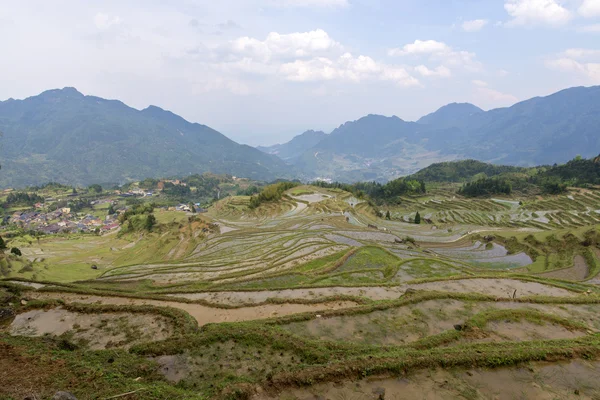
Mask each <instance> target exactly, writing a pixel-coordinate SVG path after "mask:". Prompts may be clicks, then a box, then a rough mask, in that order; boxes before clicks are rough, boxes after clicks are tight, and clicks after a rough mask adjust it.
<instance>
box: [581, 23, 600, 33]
mask: <svg viewBox="0 0 600 400" xmlns="http://www.w3.org/2000/svg"><path fill="white" fill-rule="evenodd" d="M577 30H578V31H579V32H587V33H600V24H592V25H585V26H582V27H579V28H577Z"/></svg>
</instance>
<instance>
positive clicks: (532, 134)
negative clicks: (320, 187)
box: [289, 86, 600, 182]
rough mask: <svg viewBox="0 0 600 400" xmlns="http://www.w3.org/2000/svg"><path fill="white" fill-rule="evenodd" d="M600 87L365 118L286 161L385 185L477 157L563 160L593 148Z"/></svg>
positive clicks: (317, 173)
mask: <svg viewBox="0 0 600 400" xmlns="http://www.w3.org/2000/svg"><path fill="white" fill-rule="evenodd" d="M598 127H600V86H596V87H588V88H586V87H576V88H571V89H566V90H563V91H560V92H558V93H555V94H553V95H550V96H547V97H536V98H533V99H530V100H526V101H523V102H520V103H517V104H515V105H513V106H512V107H508V108H499V109H494V110H490V111H483V110H481V109H480V108H478V107H476V106H474V105H472V104H468V103H462V104H459V103H452V104H449V105H447V106H444V107H441V108H440V109H438V110H437V111H435V112H433V113H431V114H428V115H426V116H424V117H422V118H421V119H419V120H418V121H417V122H408V121H403V120H402V119H400V118H398V117H395V116H393V117H386V116H381V115H367V116H365V117H363V118H360V119H358V120H356V121H349V122H346V123H344V124H342V125H340V126H339V127H338V128H337V129H335V130H333V132H331V134H329V135H327V136H325V137H324V139H323V140H321V141H320V142H318V143H317V144H316V145H314V146H313V147H312V148H310V149H308V150H306V151H305V152H304V154H302V155H301V156H298V157H297V158H294V159H292V160H289V161H290V162H293V163H294V164H295V165H296V166H297V167H298V169H299V170H300V171H302V172H303V174H304V176H305V177H307V178H309V179H310V178H316V177H319V178H330V179H333V180H340V181H346V182H351V181H360V180H377V181H386V180H390V179H394V178H396V177H398V176H402V175H407V174H411V173H414V172H416V171H418V170H419V169H422V168H425V167H427V166H428V165H430V164H432V163H437V162H443V161H452V160H457V159H469V158H477V159H478V160H482V161H484V162H491V163H495V164H507V165H514V166H534V165H544V164H553V163H555V162H558V163H564V162H567V161H568V160H570V159H572V158H573V157H575V156H576V155H578V154H579V155H581V156H583V157H585V158H588V157H592V156H594V155H596V154H597V153H598V149H600V131H599V128H598Z"/></svg>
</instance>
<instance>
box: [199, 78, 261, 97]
mask: <svg viewBox="0 0 600 400" xmlns="http://www.w3.org/2000/svg"><path fill="white" fill-rule="evenodd" d="M221 90H226V91H228V92H230V93H232V94H235V95H238V96H246V95H248V94H250V88H249V87H248V85H246V84H245V83H244V82H241V81H239V80H235V79H224V78H216V79H212V80H210V81H209V82H206V83H204V84H201V85H195V86H194V92H195V93H206V92H213V91H221Z"/></svg>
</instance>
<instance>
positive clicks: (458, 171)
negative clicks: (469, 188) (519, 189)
mask: <svg viewBox="0 0 600 400" xmlns="http://www.w3.org/2000/svg"><path fill="white" fill-rule="evenodd" d="M525 171H527V168H522V167H514V166H509V165H494V164H489V163H484V162H481V161H477V160H461V161H452V162H442V163H435V164H431V165H430V166H429V167H427V168H424V169H422V170H420V171H419V172H417V173H415V174H412V175H410V176H409V177H407V179H416V180H420V181H424V182H466V181H469V180H471V179H473V177H474V176H476V175H479V174H483V175H485V176H487V177H493V176H497V175H501V174H504V173H515V172H516V173H518V172H521V173H522V172H525Z"/></svg>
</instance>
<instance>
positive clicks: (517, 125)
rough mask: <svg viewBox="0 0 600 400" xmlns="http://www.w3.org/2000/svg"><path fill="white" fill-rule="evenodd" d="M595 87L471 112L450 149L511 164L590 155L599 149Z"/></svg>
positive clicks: (599, 106)
mask: <svg viewBox="0 0 600 400" xmlns="http://www.w3.org/2000/svg"><path fill="white" fill-rule="evenodd" d="M599 127H600V86H594V87H588V88H586V87H576V88H571V89H565V90H562V91H560V92H558V93H555V94H552V95H550V96H547V97H536V98H533V99H530V100H526V101H523V102H520V103H517V104H515V105H514V106H512V107H509V108H500V109H495V110H490V111H488V112H485V113H479V114H475V115H472V116H471V117H469V119H468V120H467V122H466V125H465V126H464V127H463V128H462V133H463V135H462V139H461V140H458V141H453V140H452V139H450V140H449V141H447V144H449V145H451V147H452V149H451V150H450V152H459V153H462V154H464V155H465V156H468V157H477V158H478V159H483V160H488V161H494V162H502V163H508V164H513V165H529V166H531V165H539V164H551V163H555V162H559V163H562V162H566V161H568V160H570V159H571V158H573V157H574V156H575V155H577V154H580V155H582V156H583V157H586V158H588V157H592V156H595V155H597V153H598V149H599V148H600V128H599Z"/></svg>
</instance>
